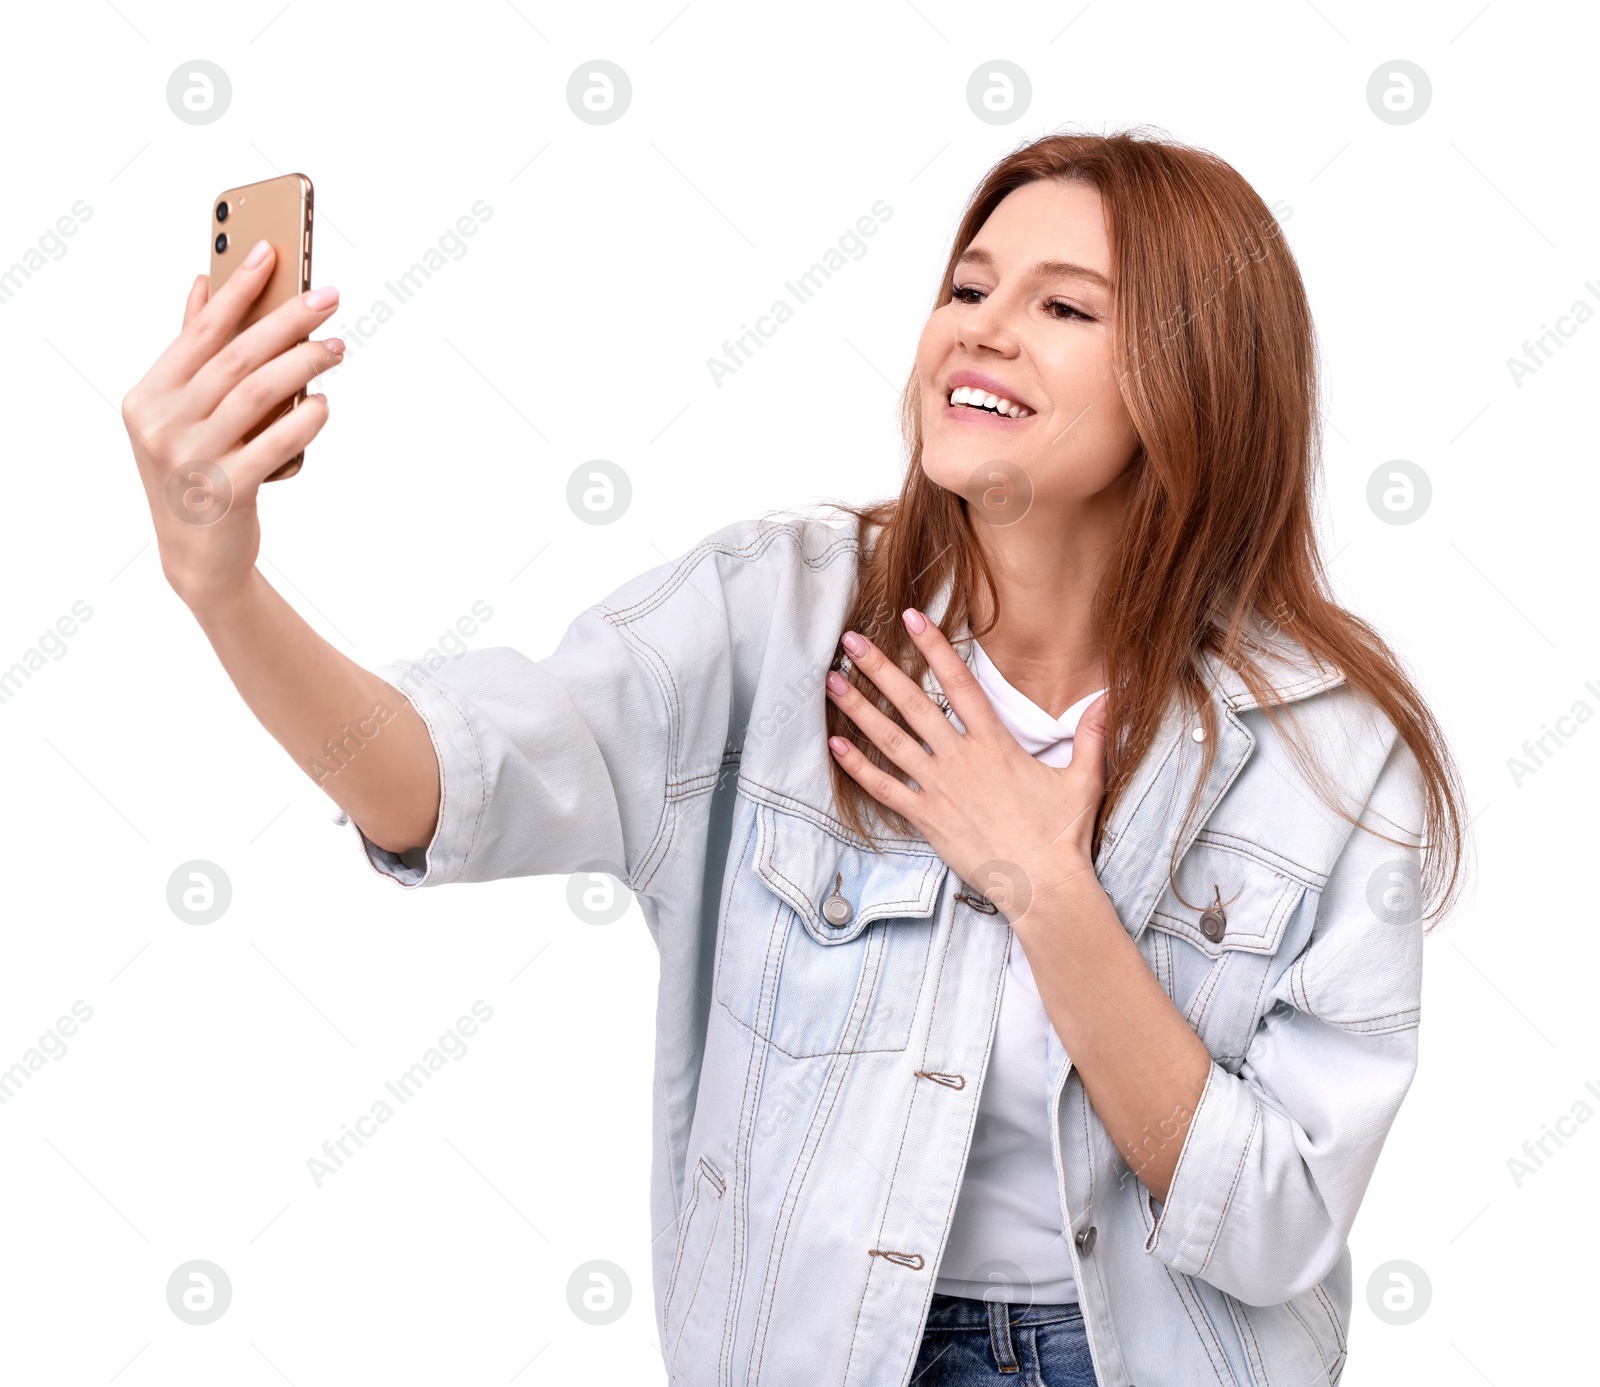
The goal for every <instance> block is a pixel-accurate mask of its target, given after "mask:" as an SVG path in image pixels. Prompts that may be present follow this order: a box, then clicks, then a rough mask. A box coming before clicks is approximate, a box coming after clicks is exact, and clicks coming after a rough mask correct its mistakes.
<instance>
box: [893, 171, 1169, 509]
mask: <svg viewBox="0 0 1600 1387" xmlns="http://www.w3.org/2000/svg"><path fill="white" fill-rule="evenodd" d="M1110 276H1111V243H1110V238H1109V236H1108V235H1107V232H1106V224H1105V212H1104V209H1103V207H1102V204H1101V200H1100V194H1099V192H1098V191H1097V190H1096V189H1094V188H1093V187H1090V186H1089V185H1088V184H1085V183H1064V182H1060V181H1058V180H1055V179H1041V180H1038V181H1036V182H1033V183H1029V184H1027V185H1025V186H1024V187H1021V188H1018V189H1017V190H1016V191H1015V192H1012V193H1009V194H1007V195H1006V197H1005V198H1004V199H1003V200H1002V201H1001V202H1000V204H999V205H998V206H997V207H996V208H995V209H994V211H993V212H992V213H990V214H989V219H988V220H987V221H986V222H985V223H984V224H983V227H982V228H981V229H980V230H979V232H978V234H977V236H976V237H975V238H974V239H973V242H972V244H971V245H970V246H969V247H968V248H967V250H966V253H965V254H964V255H963V256H962V257H961V260H960V261H959V262H958V263H957V265H956V268H955V275H954V278H953V282H952V285H951V286H950V295H949V298H948V299H947V301H946V302H945V303H944V304H943V305H942V306H941V307H940V308H937V309H935V310H934V312H933V313H932V314H931V315H930V316H929V318H928V322H927V325H926V326H925V327H924V328H923V330H922V340H921V342H920V343H919V344H918V347H917V378H918V381H919V382H920V384H921V388H922V435H923V445H922V470H923V471H924V472H926V473H927V475H928V476H929V478H931V479H932V480H933V481H935V482H937V483H938V484H939V485H940V486H943V487H945V488H947V489H948V490H951V491H955V492H957V493H959V494H960V495H962V496H965V497H966V498H967V500H968V502H969V503H970V505H971V506H972V508H973V513H974V515H975V517H976V518H979V519H987V520H988V521H990V523H997V524H1006V523H1009V522H1010V521H1013V520H1016V519H1020V518H1021V515H1022V514H1024V513H1027V512H1028V511H1030V510H1031V511H1033V512H1034V513H1035V514H1038V513H1041V512H1043V513H1046V514H1048V513H1049V512H1051V511H1053V510H1056V509H1058V508H1059V507H1061V506H1063V505H1067V506H1071V505H1072V504H1073V503H1077V502H1082V501H1085V500H1088V499H1089V498H1091V497H1094V496H1096V495H1098V494H1099V493H1101V492H1103V491H1105V489H1106V488H1107V487H1109V486H1111V485H1112V483H1114V482H1115V481H1116V480H1117V478H1118V477H1120V476H1121V475H1122V474H1123V473H1124V472H1125V471H1126V470H1127V467H1128V464H1129V463H1130V462H1131V461H1132V459H1133V458H1134V456H1135V455H1136V453H1137V452H1138V447H1139V440H1138V436H1137V434H1136V433H1135V432H1134V428H1133V421H1132V420H1131V419H1130V417H1129V415H1128V411H1127V408H1126V407H1125V406H1124V404H1123V402H1122V396H1121V393H1120V392H1119V391H1118V389H1117V381H1116V373H1115V372H1114V370H1113V369H1112V354H1111V350H1112V337H1111V323H1110V308H1111V301H1110V292H1111V291H1110V285H1109V280H1110ZM952 397H954V402H953V400H952ZM995 401H998V402H999V408H1000V410H1001V411H1002V412H1000V413H996V412H995V410H994V403H995ZM986 402H987V406H988V407H985V405H986ZM997 464H1006V465H1005V466H997ZM1003 477H1009V482H1010V486H1011V488H1012V489H1013V490H1008V488H1007V486H1006V484H1005V483H1004V482H1003V481H1002V480H1001V478H1003Z"/></svg>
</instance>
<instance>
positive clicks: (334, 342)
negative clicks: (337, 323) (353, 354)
mask: <svg viewBox="0 0 1600 1387" xmlns="http://www.w3.org/2000/svg"><path fill="white" fill-rule="evenodd" d="M322 345H323V346H324V347H326V348H327V349H328V350H329V351H330V352H332V353H333V354H334V355H335V356H343V355H344V343H343V341H341V340H340V339H339V338H337V337H330V338H328V339H327V340H326V341H325V342H324V343H323V344H322Z"/></svg>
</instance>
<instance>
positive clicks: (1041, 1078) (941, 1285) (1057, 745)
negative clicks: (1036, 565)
mask: <svg viewBox="0 0 1600 1387" xmlns="http://www.w3.org/2000/svg"><path fill="white" fill-rule="evenodd" d="M973 647H974V649H973V661H972V672H973V674H974V675H976V676H977V679H978V683H979V684H980V685H981V686H982V688H983V691H984V693H986V694H987V695H988V696H989V702H990V703H991V704H993V705H994V710H995V713H996V714H997V715H998V716H999V718H1000V721H1001V722H1002V723H1004V724H1005V726H1006V729H1007V731H1009V732H1010V733H1011V735H1012V736H1013V737H1015V738H1016V739H1017V741H1018V742H1019V743H1020V744H1021V746H1022V749H1023V750H1024V751H1026V752H1028V753H1030V754H1031V755H1033V756H1035V757H1037V758H1038V759H1039V760H1041V761H1043V762H1044V763H1045V765H1047V766H1065V765H1066V764H1067V763H1068V762H1069V761H1071V760H1072V738H1073V734H1074V733H1075V732H1076V731H1077V727H1078V719H1079V718H1081V717H1082V716H1083V714H1084V712H1085V711H1086V710H1087V709H1088V707H1089V705H1090V704H1091V703H1093V702H1094V701H1095V699H1097V698H1098V697H1099V696H1100V694H1099V693H1093V694H1090V695H1089V696H1088V697H1087V698H1084V699H1081V700H1079V701H1078V702H1077V703H1074V704H1073V705H1072V707H1070V708H1068V709H1067V711H1066V712H1064V713H1063V714H1062V715H1061V716H1060V717H1059V718H1053V717H1051V716H1050V714H1048V713H1047V712H1045V710H1044V709H1043V708H1041V707H1040V706H1039V705H1038V704H1037V703H1035V702H1033V700H1032V699H1030V698H1027V697H1026V696H1025V695H1023V694H1020V693H1018V692H1017V691H1016V690H1015V689H1014V688H1012V687H1011V685H1010V684H1008V683H1006V681H1005V679H1004V678H1003V677H1002V676H1001V674H1000V671H999V670H997V669H996V668H995V667H994V665H993V663H992V662H991V661H990V659H989V657H988V656H987V655H986V654H984V652H983V647H982V646H980V645H978V643H977V642H976V641H974V642H973ZM1101 692H1104V691H1103V690H1102V691H1101ZM971 923H972V922H970V921H968V922H967V924H968V927H970V926H971ZM1001 923H1003V921H1002V922H1001ZM1049 1037H1050V1018H1049V1016H1048V1015H1046V1013H1045V1009H1044V1003H1043V1002H1042V1001H1040V999H1039V990H1038V988H1037V987H1036V986H1035V984H1034V980H1033V970H1032V969H1031V968H1029V967H1028V957H1027V954H1026V953H1025V952H1024V950H1023V948H1022V945H1021V944H1020V943H1019V942H1018V941H1017V937H1016V935H1015V934H1012V936H1011V952H1010V955H1009V957H1008V959H1007V962H1006V977H1005V986H1004V988H1003V989H1002V991H1001V994H1000V1016H999V1020H998V1021H997V1022H996V1029H995V1037H994V1050H993V1053H992V1054H991V1055H990V1056H989V1068H988V1072H987V1074H986V1075H985V1077H984V1081H983V1092H982V1093H981V1094H980V1095H979V1098H978V1117H977V1124H976V1127H975V1129H974V1131H973V1135H972V1149H971V1151H970V1152H969V1153H968V1155H967V1168H966V1173H965V1175H964V1176H963V1177H962V1182H961V1191H960V1194H959V1195H958V1197H957V1199H956V1211H955V1218H954V1221H953V1223H952V1225H951V1228H950V1240H949V1242H948V1243H947V1244H946V1245H945V1251H944V1256H943V1258H942V1259H941V1260H940V1263H939V1275H938V1276H937V1277H936V1278H935V1280H934V1283H933V1288H934V1290H936V1291H939V1292H941V1293H943V1294H944V1295H958V1296H967V1297H969V1298H970V1299H973V1300H982V1299H983V1298H984V1297H985V1296H986V1295H988V1296H990V1297H993V1298H999V1299H1003V1300H1006V1301H1009V1302H1011V1303H1013V1304H1028V1303H1030V1302H1031V1303H1033V1304H1035V1305H1062V1304H1066V1303H1068V1302H1070V1301H1076V1300H1077V1299H1078V1288H1077V1285H1076V1284H1075V1282H1074V1280H1073V1276H1072V1254H1071V1253H1070V1252H1069V1251H1068V1249H1067V1242H1066V1237H1065V1235H1064V1233H1063V1232H1062V1217H1061V1195H1060V1191H1059V1189H1058V1187H1057V1180H1056V1166H1055V1156H1054V1154H1053V1150H1052V1145H1051V1137H1050V1127H1051V1123H1052V1122H1053V1121H1054V1118H1055V1114H1054V1113H1053V1112H1052V1110H1051V1109H1052V1103H1051V1098H1052V1096H1053V1095H1052V1094H1051V1091H1050V1075H1049V1054H1050V1051H1049ZM1018 1271H1020V1272H1021V1274H1022V1278H1023V1279H1021V1280H1020V1281H1019V1280H1018V1279H1017V1272H1018Z"/></svg>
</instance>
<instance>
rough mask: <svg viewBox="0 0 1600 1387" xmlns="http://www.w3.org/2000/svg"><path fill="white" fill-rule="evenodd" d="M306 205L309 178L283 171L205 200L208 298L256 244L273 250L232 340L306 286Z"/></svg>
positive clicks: (293, 462)
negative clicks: (268, 269) (263, 283)
mask: <svg viewBox="0 0 1600 1387" xmlns="http://www.w3.org/2000/svg"><path fill="white" fill-rule="evenodd" d="M311 202H312V194H311V180H310V179H309V178H307V177H306V176H305V174H303V173H286V174H283V175H282V176H281V177H278V178H268V179H264V180H263V181H262V182H260V183H246V184H245V185H244V186H243V187H242V188H228V189H226V190H224V191H223V192H220V193H218V194H217V195H216V197H214V198H213V199H212V200H211V293H212V296H213V297H215V296H216V292H217V290H218V289H220V288H222V286H223V285H224V284H226V283H227V282H228V276H229V275H231V274H232V273H233V272H234V270H236V269H237V268H238V267H239V266H240V265H242V264H243V263H244V258H245V256H247V255H249V254H250V250H251V247H253V246H254V245H255V243H256V242H257V241H263V240H264V241H270V242H271V243H272V248H273V250H275V251H276V252H277V260H276V261H275V262H274V263H273V267H272V278H271V279H270V280H268V281H267V287H266V288H265V289H263V290H262V291H261V295H260V297H259V298H257V299H256V301H255V302H254V303H253V304H251V305H250V311H249V312H248V313H246V314H245V316H244V319H243V320H242V321H241V322H240V324H239V328H238V331H237V332H235V333H234V336H235V337H237V336H238V335H239V333H240V332H243V331H244V330H245V329H246V328H247V327H249V326H250V324H251V323H255V322H259V321H260V320H261V319H262V318H264V317H266V316H267V314H269V313H271V312H272V310H273V309H275V308H277V307H279V306H280V305H282V304H285V303H288V302H289V300H290V299H292V298H294V296H295V295H296V294H303V293H305V291H306V290H307V289H309V288H310V287H311ZM305 398H306V392H305V391H304V390H303V389H302V390H300V391H298V392H297V393H296V394H295V397H294V398H293V399H292V400H285V401H284V402H283V404H282V405H280V406H279V407H278V408H276V409H274V410H273V411H272V412H271V413H270V414H268V415H267V416H266V417H265V418H263V419H262V420H261V422H260V423H258V424H257V425H255V427H254V428H252V429H251V430H250V432H249V433H247V434H245V436H244V441H245V442H247V443H248V442H249V441H250V440H251V439H252V438H255V437H256V436H257V435H258V434H259V433H260V432H261V431H262V430H263V429H265V428H267V427H268V426H269V425H271V424H273V423H275V422H276V421H277V420H279V419H281V418H283V416H284V415H285V414H287V413H288V412H289V411H290V410H291V409H293V408H294V407H295V406H296V405H298V404H302V403H304V401H305ZM305 458H306V455H305V453H304V452H301V453H298V454H296V455H295V456H294V457H292V458H290V459H289V461H288V462H286V463H284V464H283V466H282V467H280V468H278V470H277V471H276V472H274V473H273V474H272V475H271V476H270V477H268V478H267V480H268V481H269V482H276V481H279V480H281V479H283V478H285V477H292V476H294V474H295V473H296V472H298V471H299V470H300V465H301V463H303V462H304V461H305Z"/></svg>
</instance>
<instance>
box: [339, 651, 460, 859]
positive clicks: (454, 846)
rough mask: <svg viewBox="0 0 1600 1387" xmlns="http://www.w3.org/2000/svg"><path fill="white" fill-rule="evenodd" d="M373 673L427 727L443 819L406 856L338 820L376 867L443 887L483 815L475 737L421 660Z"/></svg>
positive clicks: (345, 820) (343, 819) (399, 662)
mask: <svg viewBox="0 0 1600 1387" xmlns="http://www.w3.org/2000/svg"><path fill="white" fill-rule="evenodd" d="M373 673H374V674H376V675H377V676H378V677H379V678H380V679H383V680H386V681H387V682H388V683H389V684H391V685H393V686H394V688H395V689H396V690H397V691H398V692H399V693H401V694H402V695H403V696H404V697H405V699H406V700H407V701H408V702H409V703H410V704H411V706H412V707H413V708H415V709H416V710H417V712H418V714H419V715H420V716H421V718H422V721H423V722H424V723H425V724H426V725H427V728H428V737H429V739H430V740H431V741H432V742H433V750H434V754H435V755H436V756H437V757H438V758H439V819H438V822H437V824H436V825H435V826H434V830H433V838H432V839H431V840H430V842H429V843H428V846H427V847H426V848H425V849H423V848H414V849H412V850H411V851H410V852H406V853H403V854H402V853H393V852H390V851H389V850H388V849H387V848H380V847H379V846H378V845H377V844H376V843H374V842H373V841H372V840H371V839H370V838H368V837H367V835H366V834H365V833H362V832H361V826H360V825H359V824H356V823H355V821H354V820H352V819H350V818H349V816H348V815H345V814H341V815H340V816H339V817H338V819H337V820H336V821H335V822H337V823H341V824H343V823H349V824H350V825H351V826H352V827H353V828H354V829H355V831H356V835H357V837H358V839H359V840H360V843H361V846H362V848H363V850H364V852H365V854H366V858H367V861H368V862H369V863H371V865H372V868H373V870H374V871H376V872H378V873H380V874H381V875H383V876H386V877H390V878H392V879H393V880H395V881H397V882H399V883H400V885H402V886H405V887H408V888H409V887H417V886H442V885H444V884H445V883H446V882H450V881H454V880H455V879H456V878H457V877H459V876H460V875H461V872H462V870H463V868H464V867H465V866H466V863H467V857H468V855H469V854H470V853H471V851H472V846H473V843H474V841H475V838H476V835H477V830H478V825H479V824H480V823H481V822H482V819H483V811H484V806H485V803H486V797H485V784H486V780H485V776H484V768H483V758H482V756H481V755H480V753H479V748H478V742H477V738H476V737H475V736H474V735H473V731H472V726H471V724H470V723H469V721H468V720H467V715H466V713H465V711H464V710H463V709H462V707H461V705H460V703H459V702H457V700H456V697H455V696H454V695H453V694H452V693H451V692H450V691H449V690H448V689H446V688H445V687H444V686H443V685H442V684H440V683H438V682H437V681H436V680H435V679H433V678H432V676H431V675H430V674H429V673H428V670H427V667H426V666H425V665H424V664H423V663H422V662H421V661H420V660H396V661H394V662H392V663H390V664H387V665H382V666H380V667H379V668H377V669H375V670H374V671H373Z"/></svg>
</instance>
